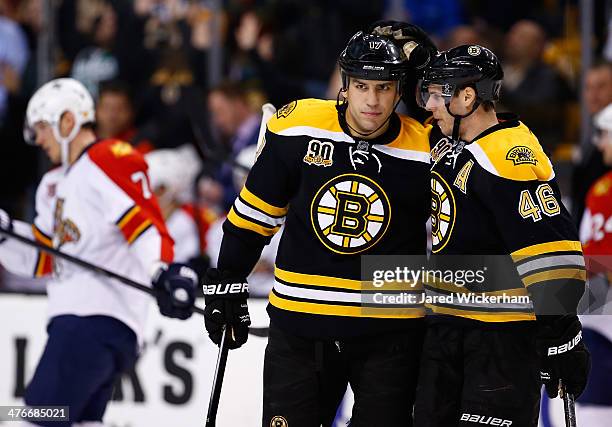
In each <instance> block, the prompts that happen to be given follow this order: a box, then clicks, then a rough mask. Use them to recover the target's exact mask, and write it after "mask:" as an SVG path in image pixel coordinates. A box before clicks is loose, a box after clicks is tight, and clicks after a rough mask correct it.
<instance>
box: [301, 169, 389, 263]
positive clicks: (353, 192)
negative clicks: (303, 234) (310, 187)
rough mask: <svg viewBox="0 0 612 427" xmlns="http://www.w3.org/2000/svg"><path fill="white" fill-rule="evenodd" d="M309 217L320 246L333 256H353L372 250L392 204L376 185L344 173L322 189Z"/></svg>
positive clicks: (386, 222)
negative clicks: (332, 253) (333, 254)
mask: <svg viewBox="0 0 612 427" xmlns="http://www.w3.org/2000/svg"><path fill="white" fill-rule="evenodd" d="M310 215H311V221H312V226H313V229H314V231H315V233H316V235H317V237H318V238H319V240H320V241H321V243H323V244H324V245H325V246H326V247H327V248H328V249H330V250H332V251H333V252H336V253H340V254H355V253H359V252H362V251H365V250H366V249H368V248H371V247H372V246H374V245H375V244H376V243H377V242H378V241H379V240H380V239H381V237H382V236H383V235H384V234H385V232H386V231H387V228H388V226H389V222H390V219H391V205H390V204H389V199H388V198H387V195H386V194H385V192H384V191H383V189H382V188H381V187H380V186H379V185H378V184H377V183H376V182H374V181H373V180H371V179H370V178H367V177H365V176H362V175H357V174H345V175H340V176H337V177H335V178H333V179H331V180H329V181H328V182H326V183H325V184H323V185H322V186H321V188H320V189H319V191H318V192H317V194H316V195H315V197H314V199H313V201H312V205H311V209H310Z"/></svg>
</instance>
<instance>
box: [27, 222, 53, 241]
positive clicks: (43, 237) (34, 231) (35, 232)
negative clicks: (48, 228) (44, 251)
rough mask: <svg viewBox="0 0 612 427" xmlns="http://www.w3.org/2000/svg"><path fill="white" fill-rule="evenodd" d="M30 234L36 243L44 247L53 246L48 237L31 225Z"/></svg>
mask: <svg viewBox="0 0 612 427" xmlns="http://www.w3.org/2000/svg"><path fill="white" fill-rule="evenodd" d="M32 234H33V235H34V239H35V240H37V241H38V242H40V243H42V244H43V245H45V246H53V241H52V240H51V238H50V237H48V236H47V235H46V234H44V233H43V232H42V231H40V230H39V229H38V227H36V226H35V225H34V224H32Z"/></svg>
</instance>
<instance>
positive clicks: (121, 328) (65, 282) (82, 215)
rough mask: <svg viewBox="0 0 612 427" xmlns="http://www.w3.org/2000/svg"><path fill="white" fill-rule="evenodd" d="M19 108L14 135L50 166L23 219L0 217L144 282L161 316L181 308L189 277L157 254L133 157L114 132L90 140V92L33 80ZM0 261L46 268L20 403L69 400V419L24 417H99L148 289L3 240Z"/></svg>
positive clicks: (163, 244) (135, 333)
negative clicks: (44, 322) (34, 356)
mask: <svg viewBox="0 0 612 427" xmlns="http://www.w3.org/2000/svg"><path fill="white" fill-rule="evenodd" d="M26 114H27V117H26V129H25V136H26V139H30V141H32V142H34V143H35V144H36V145H37V146H40V147H41V148H42V149H44V150H45V152H46V154H47V156H48V157H49V158H50V160H51V161H52V162H53V163H56V164H60V165H61V166H60V167H58V168H56V169H54V170H52V171H50V172H48V173H47V174H46V175H45V176H44V177H43V179H42V181H41V183H40V185H39V187H38V190H37V194H36V217H35V220H34V224H27V223H24V222H22V221H17V220H11V219H10V218H9V217H8V215H7V214H6V213H5V212H1V213H0V226H1V227H2V228H4V229H11V230H12V231H13V232H14V233H17V234H20V235H22V236H25V237H28V238H31V239H35V240H37V241H39V242H41V243H43V244H45V245H48V246H52V247H53V248H55V249H58V250H61V251H62V252H64V253H67V254H69V255H72V256H74V257H77V258H80V259H82V260H84V261H87V262H89V263H92V264H96V265H100V266H103V267H104V268H106V269H108V270H111V271H113V272H115V273H118V274H120V275H122V276H125V277H128V278H130V279H132V280H135V281H138V282H140V283H151V282H152V283H153V287H154V288H156V289H157V290H158V291H157V292H156V294H157V301H158V305H159V307H160V311H161V312H162V314H164V315H167V316H169V317H177V318H183V319H184V318H187V317H189V316H190V315H191V305H192V304H193V301H194V286H195V283H196V282H197V277H196V275H195V273H194V272H193V271H192V270H191V269H189V268H187V267H185V266H182V265H180V264H169V263H171V262H172V260H173V241H172V239H171V238H170V236H169V235H168V232H167V230H166V226H165V224H164V221H163V218H162V215H161V212H160V209H159V206H158V204H157V201H156V199H155V197H154V196H153V194H152V192H151V191H150V189H149V179H148V176H147V166H146V162H145V160H144V158H143V157H142V155H140V154H139V153H137V152H136V151H135V150H134V149H133V148H132V146H131V145H129V144H127V143H125V142H122V141H119V140H96V136H95V133H94V131H93V121H94V105H93V100H92V98H91V95H90V94H89V93H88V92H87V90H86V89H85V87H84V86H83V85H82V84H81V83H79V82H78V81H76V80H73V79H56V80H53V81H51V82H49V83H47V84H45V85H43V86H42V87H41V88H40V89H39V90H38V91H37V92H36V93H35V94H34V96H33V97H32V99H31V100H30V102H29V104H28V108H27V113H26ZM0 263H1V264H2V265H3V266H4V267H5V268H6V269H8V270H10V271H11V272H13V273H16V274H21V275H35V276H43V275H51V279H50V280H49V282H48V285H47V293H48V297H49V306H48V315H49V323H48V326H47V332H48V340H47V343H46V346H45V350H44V352H43V355H42V356H41V359H40V361H39V363H38V366H37V368H36V371H35V373H34V376H33V378H32V380H31V382H30V384H29V385H28V387H27V390H26V393H25V402H26V404H27V405H29V406H38V405H41V406H50V405H61V406H69V408H70V409H69V413H70V421H69V422H57V421H54V422H52V423H46V422H43V421H33V422H35V424H34V425H41V426H46V425H52V426H57V427H60V426H70V425H74V426H79V425H87V426H96V425H99V426H101V425H102V417H103V414H104V411H105V409H106V405H107V403H108V401H109V399H110V398H111V394H112V387H113V383H114V382H115V380H116V378H117V377H118V375H119V374H120V373H121V372H122V371H123V370H125V369H126V368H129V367H130V366H131V365H132V364H133V363H134V362H135V359H136V357H137V354H138V343H139V341H140V340H141V338H142V333H143V328H144V322H145V316H146V313H147V308H148V304H149V296H148V295H146V294H144V293H142V292H140V291H138V290H135V289H132V288H129V287H126V286H125V285H123V284H121V283H119V282H117V281H115V280H112V279H109V278H107V277H105V276H101V275H97V274H96V273H94V272H92V271H88V270H85V269H83V268H81V267H77V266H75V265H73V264H70V263H68V262H64V261H62V260H59V259H51V257H50V256H49V255H48V254H46V253H44V252H41V251H37V250H36V249H34V248H33V247H30V246H26V245H25V244H23V243H20V242H18V241H15V240H12V239H10V238H9V239H6V238H3V239H2V242H1V243H0ZM173 296H176V297H177V299H175V298H174V297H173ZM178 297H181V298H180V299H181V301H179V300H178Z"/></svg>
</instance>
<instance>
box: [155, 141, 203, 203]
mask: <svg viewBox="0 0 612 427" xmlns="http://www.w3.org/2000/svg"><path fill="white" fill-rule="evenodd" d="M145 159H146V161H147V164H148V165H149V181H150V184H151V188H152V189H153V191H155V190H156V189H159V188H161V187H162V186H163V187H164V189H165V193H164V195H163V196H162V200H160V202H170V201H172V200H175V201H178V202H179V203H185V202H187V201H189V200H190V199H191V197H192V194H191V188H192V185H193V184H194V181H195V178H196V176H197V174H198V173H199V172H200V168H201V163H200V159H199V158H198V155H197V153H196V151H195V149H194V148H193V147H192V146H191V145H182V146H181V147H178V148H172V149H170V148H166V149H160V150H155V151H151V152H150V153H147V154H145Z"/></svg>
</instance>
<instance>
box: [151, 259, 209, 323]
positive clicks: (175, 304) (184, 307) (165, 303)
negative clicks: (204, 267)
mask: <svg viewBox="0 0 612 427" xmlns="http://www.w3.org/2000/svg"><path fill="white" fill-rule="evenodd" d="M152 283H153V288H154V289H155V290H156V291H157V292H156V293H155V298H156V299H157V305H158V306H159V311H160V313H161V314H163V315H164V316H167V317H173V318H176V319H183V320H184V319H188V318H189V317H190V316H191V313H192V310H191V309H192V308H193V305H194V303H195V289H196V285H197V283H198V275H197V274H196V273H195V271H193V270H192V269H191V268H190V267H188V266H187V265H185V264H179V263H172V264H169V265H167V266H162V267H161V268H160V269H159V270H157V272H156V273H155V275H154V276H153V280H152Z"/></svg>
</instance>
